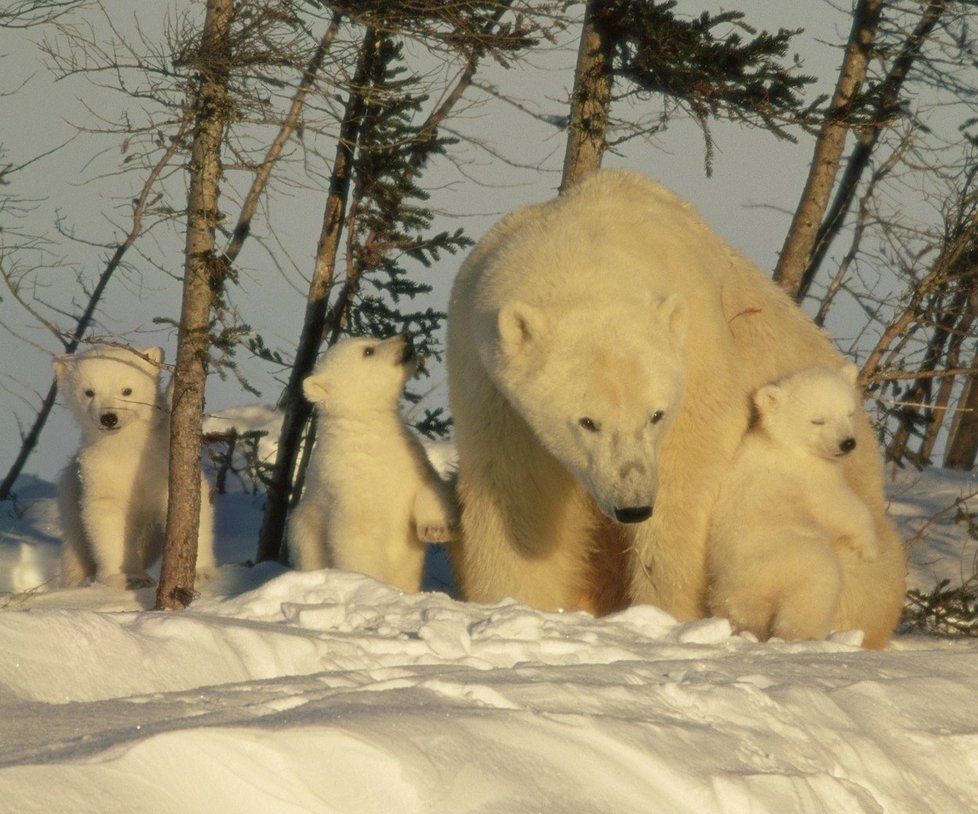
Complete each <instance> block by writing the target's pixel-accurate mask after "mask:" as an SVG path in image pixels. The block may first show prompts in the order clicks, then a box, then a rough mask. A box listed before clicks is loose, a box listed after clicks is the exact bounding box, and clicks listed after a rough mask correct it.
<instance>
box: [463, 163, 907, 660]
mask: <svg viewBox="0 0 978 814" xmlns="http://www.w3.org/2000/svg"><path fill="white" fill-rule="evenodd" d="M843 361H844V360H843V358H842V356H841V355H840V354H839V353H838V351H836V350H835V349H834V347H833V346H832V343H831V342H830V341H829V339H828V337H827V336H826V335H825V334H824V333H823V332H822V331H820V330H819V329H818V328H817V327H816V326H815V325H814V324H813V323H812V321H811V320H810V319H809V318H808V317H807V316H806V315H805V314H804V313H803V312H802V311H801V310H800V309H799V308H798V307H797V306H796V305H795V304H794V303H793V302H792V301H791V300H790V299H789V298H788V297H787V296H786V295H785V294H784V293H783V292H782V291H781V290H780V289H779V288H778V287H777V286H776V285H775V284H774V283H773V282H772V281H771V280H770V279H768V278H767V277H766V276H765V275H764V274H762V273H761V272H760V271H759V270H758V269H757V268H756V267H754V266H753V265H752V264H751V263H750V262H748V261H747V260H746V259H745V258H743V257H742V256H741V255H739V254H738V253H737V252H735V251H734V250H733V249H731V248H730V247H729V246H727V245H726V244H725V243H724V242H723V241H722V240H721V239H720V238H719V237H718V236H717V235H715V234H714V233H713V232H712V231H711V230H710V229H709V228H708V227H707V226H706V225H705V224H704V223H703V221H702V220H701V219H700V218H699V216H698V215H697V214H696V212H695V211H694V210H693V209H692V207H691V206H690V205H689V204H687V203H685V202H683V201H681V200H680V199H678V198H677V197H676V196H675V195H673V194H672V193H671V192H669V191H668V190H667V189H665V188H664V187H662V186H661V185H659V184H657V183H655V182H653V181H651V180H649V179H647V178H645V177H643V176H641V175H639V174H636V173H633V172H627V171H620V170H606V171H600V172H597V173H594V174H592V175H589V176H587V177H585V178H584V179H582V180H581V181H580V182H579V183H578V184H577V185H575V186H574V187H572V188H571V189H570V190H568V191H567V192H566V193H565V194H564V195H562V196H561V197H559V198H556V199H554V200H551V201H548V202H546V203H543V204H540V205H536V206H529V207H526V208H523V209H520V210H517V211H516V212H513V213H511V214H510V215H508V216H506V217H505V218H503V219H502V220H501V221H500V222H499V223H498V224H497V225H496V226H495V227H494V228H493V229H492V230H491V231H490V232H489V234H488V235H486V237H485V238H484V239H483V240H482V241H481V242H480V243H479V244H478V245H477V246H476V247H475V248H474V249H473V251H472V252H471V254H470V255H469V257H468V258H467V260H466V261H465V263H464V264H463V266H462V268H461V270H460V272H459V274H458V278H457V279H456V281H455V284H454V287H453V290H452V296H451V300H450V303H449V311H448V380H449V392H450V398H451V407H452V414H453V418H454V422H455V441H456V445H457V447H458V454H459V473H458V485H459V496H460V500H461V505H462V518H461V531H462V533H461V540H460V541H459V542H458V543H456V545H455V548H454V549H453V552H452V554H453V567H454V569H455V572H456V578H457V580H458V582H459V586H460V589H461V591H462V593H463V595H464V596H465V597H466V598H468V599H472V600H477V601H495V600H499V599H502V598H504V597H507V596H511V597H514V598H516V599H518V600H521V601H523V602H526V603H528V604H531V605H534V606H536V607H539V608H544V609H552V610H555V609H561V608H562V609H566V610H577V609H584V610H589V611H592V612H595V613H606V612H609V611H612V610H615V609H619V608H621V607H624V606H626V605H629V604H639V603H650V604H654V605H657V606H659V607H661V608H663V609H665V610H667V611H669V612H670V613H672V614H673V615H675V616H676V617H677V618H678V619H680V620H690V619H696V618H700V617H703V616H705V615H707V613H708V610H707V578H706V538H707V530H708V524H709V519H710V512H711V509H712V507H713V504H714V501H715V499H716V496H717V492H718V489H719V485H720V483H721V482H722V481H723V478H724V476H725V473H726V470H727V469H728V467H729V465H730V462H731V459H732V457H733V453H734V451H735V449H736V448H737V445H738V444H739V442H740V440H741V438H742V437H743V435H744V432H745V431H746V429H747V426H748V420H749V416H750V397H751V394H752V393H753V392H754V391H756V390H757V389H758V388H759V387H760V386H762V385H764V384H766V383H768V382H771V381H775V380H777V379H780V378H783V377H784V376H786V375H788V374H790V373H792V372H794V371H796V370H799V369H801V368H805V367H811V366H827V367H839V366H841V364H842V363H843ZM856 439H857V442H858V443H857V448H856V450H855V451H854V452H853V454H852V455H851V456H849V458H848V459H847V460H846V461H845V463H844V464H843V467H844V471H845V477H846V479H847V481H848V483H849V485H850V486H851V487H852V489H853V491H854V492H855V493H856V494H857V495H858V496H859V497H860V498H861V499H862V500H863V501H864V502H865V503H866V505H867V506H868V507H869V510H870V512H871V513H872V515H873V520H874V522H875V525H876V531H877V537H878V541H879V556H878V558H877V559H876V560H874V561H872V562H867V561H853V562H852V563H851V565H850V566H849V567H848V569H847V571H846V574H845V577H844V585H843V591H842V598H841V603H840V605H841V610H840V615H839V619H840V623H841V625H842V626H844V627H848V628H860V629H862V630H864V631H865V640H864V641H865V644H866V645H867V646H871V647H880V646H882V645H884V644H885V643H886V641H887V640H888V638H889V636H890V634H891V632H892V629H893V627H894V625H895V623H896V621H897V618H898V616H899V612H900V608H901V606H902V602H903V593H904V578H905V565H904V558H903V551H902V546H901V543H900V540H899V538H898V537H897V534H896V532H895V530H894V528H893V526H892V524H891V523H890V521H889V520H888V519H887V517H886V513H885V508H886V501H885V498H884V494H883V478H882V466H881V463H880V458H879V453H878V449H877V445H876V441H875V438H874V436H873V433H872V430H871V427H870V424H869V421H868V419H867V417H866V416H865V415H864V414H862V411H860V415H859V417H858V420H857V422H856Z"/></svg>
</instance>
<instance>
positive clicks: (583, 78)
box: [560, 0, 612, 192]
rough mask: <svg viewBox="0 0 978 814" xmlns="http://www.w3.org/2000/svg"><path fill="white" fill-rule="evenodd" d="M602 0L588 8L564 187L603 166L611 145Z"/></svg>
mask: <svg viewBox="0 0 978 814" xmlns="http://www.w3.org/2000/svg"><path fill="white" fill-rule="evenodd" d="M600 2H601V0H590V2H588V4H587V7H586V9H585V11H584V24H583V28H582V31H581V43H580V46H579V47H578V51H577V68H576V69H575V71H574V91H573V93H572V94H571V107H570V122H569V125H568V133H567V151H566V152H565V153H564V172H563V176H562V177H561V181H560V191H561V192H564V191H565V190H566V189H567V188H568V187H569V186H571V185H572V184H573V183H574V182H575V181H576V180H577V179H579V178H580V177H581V176H582V175H586V174H587V173H589V172H593V171H594V170H596V169H599V168H600V167H601V159H602V157H603V156H604V152H605V149H606V148H607V146H608V140H607V136H608V117H609V116H610V113H611V81H612V75H611V41H610V38H609V37H608V36H607V34H605V33H604V31H603V27H602V25H601V18H600V14H599V11H598V8H599V4H600Z"/></svg>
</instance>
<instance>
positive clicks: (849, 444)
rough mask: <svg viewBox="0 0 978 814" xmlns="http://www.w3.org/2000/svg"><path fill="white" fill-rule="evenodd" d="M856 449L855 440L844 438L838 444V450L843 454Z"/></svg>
mask: <svg viewBox="0 0 978 814" xmlns="http://www.w3.org/2000/svg"><path fill="white" fill-rule="evenodd" d="M855 448H856V439H855V438H846V439H845V440H844V441H840V442H839V449H841V450H842V451H843V452H852V451H853V450H854V449H855Z"/></svg>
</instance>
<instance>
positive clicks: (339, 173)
mask: <svg viewBox="0 0 978 814" xmlns="http://www.w3.org/2000/svg"><path fill="white" fill-rule="evenodd" d="M377 39H378V38H377V37H376V36H375V34H374V31H373V29H368V30H367V32H366V34H365V35H364V38H363V41H362V44H361V53H360V60H359V62H358V64H357V71H356V75H355V76H354V78H353V82H352V83H351V89H350V98H349V99H348V100H347V104H346V111H345V113H344V116H343V121H342V123H341V124H340V132H339V136H338V139H337V147H336V158H335V160H334V161H333V174H332V177H331V178H330V183H329V196H328V198H327V199H326V211H325V213H324V215H323V228H322V231H321V232H320V235H319V244H318V246H317V247H316V265H315V268H314V269H313V275H312V280H311V281H310V284H309V295H308V299H307V300H306V312H305V317H304V318H303V321H302V332H301V334H300V336H299V344H298V346H297V347H296V351H295V360H294V362H293V364H292V369H291V371H290V373H289V381H288V383H287V384H286V387H285V392H284V393H283V396H282V406H283V408H284V413H285V414H284V416H283V418H282V429H281V432H280V434H279V439H278V452H277V454H276V456H275V466H274V468H273V469H272V475H271V478H270V482H269V484H268V499H267V500H266V502H265V513H264V516H263V518H262V526H261V531H260V532H259V535H258V553H257V558H258V560H259V562H261V561H265V560H278V559H279V558H280V556H281V548H282V537H283V535H284V532H285V520H286V516H287V514H288V508H289V496H290V492H291V489H292V479H293V475H294V472H295V466H296V459H297V458H298V450H299V441H300V439H301V437H302V428H303V427H304V426H305V424H306V422H307V421H308V419H309V415H310V412H311V407H310V406H309V404H308V403H307V402H306V400H305V399H304V398H303V397H302V380H303V379H305V378H306V376H308V375H309V374H310V372H311V371H312V369H313V366H314V365H315V363H316V355H317V354H318V353H319V346H320V343H321V342H322V338H323V332H324V330H325V328H326V314H327V305H328V302H329V292H330V288H331V287H332V284H333V276H334V272H335V270H336V255H337V251H338V249H339V246H340V236H341V233H342V231H343V221H344V219H345V218H346V203H347V197H348V195H349V191H350V173H351V169H352V164H353V157H354V153H355V150H356V144H357V137H358V133H359V130H360V122H361V118H362V116H363V111H364V107H365V99H364V91H365V89H366V87H367V84H368V81H369V79H368V78H369V77H370V76H371V75H372V72H373V62H374V59H375V57H376V47H375V46H376V41H377Z"/></svg>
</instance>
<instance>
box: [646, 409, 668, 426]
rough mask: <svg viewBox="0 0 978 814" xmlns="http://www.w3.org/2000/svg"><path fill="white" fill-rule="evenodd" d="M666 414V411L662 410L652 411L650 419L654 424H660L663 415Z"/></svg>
mask: <svg viewBox="0 0 978 814" xmlns="http://www.w3.org/2000/svg"><path fill="white" fill-rule="evenodd" d="M664 415H665V413H664V412H663V411H662V410H656V411H655V412H654V413H652V417H651V418H650V419H649V421H651V422H652V423H653V424H658V423H659V422H660V421H662V417H663V416H664Z"/></svg>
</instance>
